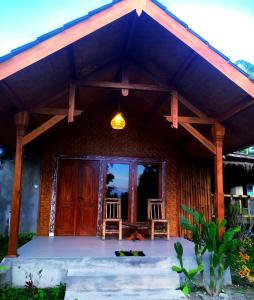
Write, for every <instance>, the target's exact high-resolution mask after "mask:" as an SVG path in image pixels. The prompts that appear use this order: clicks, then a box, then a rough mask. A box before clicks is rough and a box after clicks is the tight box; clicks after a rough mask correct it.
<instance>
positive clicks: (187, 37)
mask: <svg viewBox="0 0 254 300" xmlns="http://www.w3.org/2000/svg"><path fill="white" fill-rule="evenodd" d="M144 11H145V12H146V13H147V14H148V15H149V16H150V17H151V18H152V19H154V20H155V21H157V22H158V23H159V24H160V25H161V26H163V27H164V28H165V29H167V30H168V31H169V32H170V33H172V34H173V35H174V36H176V37H177V38H178V39H179V40H180V41H182V42H183V43H184V44H186V45H187V46H189V47H190V48H191V49H192V50H194V51H195V52H196V53H197V54H199V55H200V56H201V57H202V58H204V59H205V60H206V61H207V62H209V63H210V64H211V65H212V66H213V67H215V68H216V69H217V70H219V71H220V72H221V73H222V74H224V75H225V76H226V77H227V78H228V79H230V80H231V81H233V82H234V83H235V84H236V85H238V86H239V87H240V88H241V89H243V90H244V91H245V92H246V93H248V94H249V95H250V96H252V97H253V98H254V83H253V82H252V81H251V80H249V79H248V78H247V77H246V76H245V75H243V74H242V73H241V72H239V71H238V70H237V69H236V68H235V67H233V66H232V65H231V64H230V63H228V62H227V61H226V60H225V59H224V58H223V57H221V56H220V55H219V54H218V53H216V52H215V51H214V50H213V49H211V48H210V47H209V46H208V45H207V44H205V43H204V42H203V41H201V40H200V39H199V38H198V37H197V36H195V35H194V34H193V33H191V32H190V31H188V30H187V29H186V27H184V26H183V25H182V24H180V23H179V22H178V21H177V20H175V19H174V18H173V17H171V16H170V15H169V14H167V13H166V12H165V11H163V10H162V9H161V8H160V7H158V6H157V5H156V4H155V3H153V1H147V4H146V7H145V8H144Z"/></svg>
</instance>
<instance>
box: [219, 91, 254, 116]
mask: <svg viewBox="0 0 254 300" xmlns="http://www.w3.org/2000/svg"><path fill="white" fill-rule="evenodd" d="M253 104H254V99H253V98H252V97H250V96H247V97H245V98H244V99H243V100H242V101H241V102H240V103H238V104H237V105H236V106H234V107H233V108H232V109H230V110H228V111H227V112H225V113H223V114H221V115H220V116H219V117H218V118H217V119H218V120H219V121H220V122H225V121H227V120H228V119H230V118H232V117H234V116H235V115H236V114H238V113H240V112H241V111H243V110H245V109H246V108H248V107H250V106H251V105H253Z"/></svg>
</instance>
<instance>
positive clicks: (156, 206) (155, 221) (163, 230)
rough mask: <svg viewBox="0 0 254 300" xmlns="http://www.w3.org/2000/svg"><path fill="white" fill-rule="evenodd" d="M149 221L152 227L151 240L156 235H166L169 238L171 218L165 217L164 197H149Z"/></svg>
mask: <svg viewBox="0 0 254 300" xmlns="http://www.w3.org/2000/svg"><path fill="white" fill-rule="evenodd" d="M147 204H148V209H147V213H148V218H147V219H148V222H149V223H150V228H151V240H154V236H155V235H166V236H167V240H169V236H170V226H169V225H170V224H169V220H166V218H165V202H164V201H163V200H162V199H148V201H147Z"/></svg>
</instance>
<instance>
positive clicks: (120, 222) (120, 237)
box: [119, 220, 123, 241]
mask: <svg viewBox="0 0 254 300" xmlns="http://www.w3.org/2000/svg"><path fill="white" fill-rule="evenodd" d="M122 227H123V226H122V220H120V221H119V241H121V240H122Z"/></svg>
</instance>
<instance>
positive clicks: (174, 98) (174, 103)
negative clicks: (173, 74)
mask: <svg viewBox="0 0 254 300" xmlns="http://www.w3.org/2000/svg"><path fill="white" fill-rule="evenodd" d="M171 115H172V125H171V126H172V128H178V92H177V91H173V92H172V93H171Z"/></svg>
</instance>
